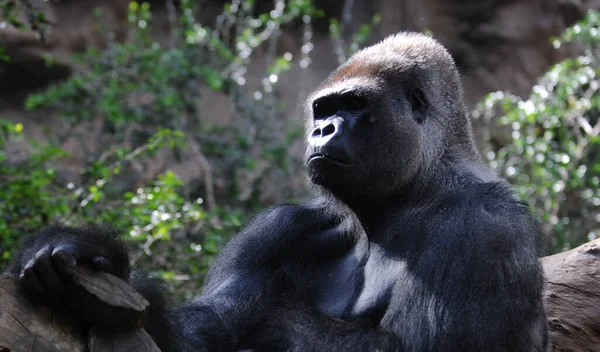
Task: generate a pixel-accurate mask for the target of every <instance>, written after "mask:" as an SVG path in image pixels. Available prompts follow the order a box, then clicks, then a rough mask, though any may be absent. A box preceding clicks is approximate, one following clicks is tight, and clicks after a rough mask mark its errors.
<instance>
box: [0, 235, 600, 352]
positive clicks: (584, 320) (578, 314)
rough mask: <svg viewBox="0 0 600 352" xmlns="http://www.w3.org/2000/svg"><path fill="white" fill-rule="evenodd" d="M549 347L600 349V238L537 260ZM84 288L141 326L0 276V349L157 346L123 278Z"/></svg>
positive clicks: (94, 275) (97, 278) (96, 278)
mask: <svg viewBox="0 0 600 352" xmlns="http://www.w3.org/2000/svg"><path fill="white" fill-rule="evenodd" d="M541 262H542V266H543V268H544V276H545V277H546V291H545V293H544V299H545V305H546V311H547V313H548V325H549V329H550V339H551V342H552V351H554V352H584V351H585V352H588V351H589V352H598V351H600V239H597V240H594V241H592V242H589V243H586V244H584V245H582V246H580V247H577V248H575V249H572V250H570V251H567V252H563V253H559V254H555V255H552V256H548V257H544V258H542V259H541ZM78 278H79V282H80V284H81V286H82V287H83V289H84V290H85V291H86V292H87V293H89V294H90V295H92V296H94V299H98V300H99V301H101V302H103V303H104V304H105V306H104V307H103V309H106V311H110V312H111V314H112V315H113V316H114V317H115V320H118V321H120V322H124V321H126V322H128V324H133V325H135V326H137V327H139V328H138V329H137V330H134V331H131V332H128V333H122V334H114V333H109V332H106V330H104V329H102V328H101V327H94V328H92V329H91V330H90V331H83V329H82V324H80V323H79V322H78V321H77V320H75V319H73V318H72V317H70V316H69V314H68V312H66V311H65V312H57V313H56V314H53V313H51V312H50V310H48V309H47V308H45V307H44V306H41V305H35V304H32V303H31V302H30V301H29V300H28V299H27V298H25V296H24V295H23V293H22V292H20V290H19V288H18V286H17V282H16V279H15V278H14V277H11V276H8V275H4V274H3V275H0V352H8V351H11V352H32V351H43V352H55V351H68V352H80V351H81V352H83V351H91V352H98V351H112V352H125V351H135V352H142V351H151V352H159V351H160V350H159V349H158V347H157V346H156V344H155V343H154V341H153V340H152V339H151V337H150V336H149V335H148V334H147V333H146V332H145V331H144V330H143V329H142V328H141V326H142V324H143V322H144V319H145V317H146V314H147V309H148V301H146V300H145V299H144V298H143V297H142V296H141V295H139V293H137V292H136V291H135V289H133V288H132V287H131V286H129V285H128V284H127V283H125V282H124V281H122V280H120V279H118V278H116V277H114V276H112V275H110V274H105V273H98V272H92V271H89V270H85V269H82V270H81V271H80V272H79V273H78Z"/></svg>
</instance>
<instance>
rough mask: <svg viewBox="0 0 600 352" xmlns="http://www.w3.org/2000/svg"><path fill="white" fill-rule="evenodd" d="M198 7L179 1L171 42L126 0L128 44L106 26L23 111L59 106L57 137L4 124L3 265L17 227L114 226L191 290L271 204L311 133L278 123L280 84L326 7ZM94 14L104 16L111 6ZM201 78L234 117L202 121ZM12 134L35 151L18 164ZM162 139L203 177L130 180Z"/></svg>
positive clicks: (157, 269) (161, 271) (141, 6)
mask: <svg viewBox="0 0 600 352" xmlns="http://www.w3.org/2000/svg"><path fill="white" fill-rule="evenodd" d="M0 1H2V0H0ZM196 6H197V2H195V1H189V0H182V1H180V2H178V8H177V10H176V13H175V14H174V15H175V16H174V21H173V19H170V22H171V37H170V39H169V45H161V44H159V43H158V42H156V41H155V40H154V39H153V38H152V36H151V30H150V29H151V26H152V13H151V9H150V5H148V4H147V3H139V2H131V3H130V4H129V8H128V15H127V19H128V21H129V23H130V32H129V39H128V40H125V41H123V42H117V41H115V40H114V39H113V38H114V36H113V35H112V34H111V33H107V32H106V30H105V29H104V27H103V26H102V25H101V26H100V33H101V34H102V35H103V36H104V37H105V39H106V43H107V45H106V47H105V48H103V49H101V50H99V49H92V50H88V51H87V52H85V53H82V54H80V55H76V56H75V57H73V61H74V63H76V64H77V65H79V66H80V67H85V70H81V71H78V73H76V74H73V75H72V76H71V77H70V78H68V79H67V80H65V81H63V82H60V83H57V84H55V85H53V86H50V87H48V88H47V89H46V90H44V91H40V92H39V93H37V94H34V95H31V96H29V97H28V98H27V100H26V102H25V107H26V108H27V109H28V110H30V111H33V112H37V111H50V112H53V113H54V115H55V116H56V120H57V121H59V123H60V128H54V129H51V131H52V132H53V134H52V135H50V136H48V137H49V143H47V144H39V145H36V144H34V143H33V142H32V141H30V140H27V139H26V138H24V137H23V133H22V130H23V125H22V124H12V123H9V122H2V125H1V126H2V133H3V134H2V140H1V141H2V144H0V153H2V154H0V214H2V217H1V218H0V250H1V251H2V259H0V266H2V265H4V264H6V260H7V258H8V257H9V256H10V254H11V253H12V252H13V250H14V248H15V246H16V245H17V242H18V239H19V238H20V237H22V236H23V235H25V234H28V233H34V232H36V231H37V230H39V229H40V228H41V227H43V226H46V225H47V224H49V223H53V222H61V223H66V224H73V225H77V224H82V223H88V222H105V223H111V224H113V225H115V226H117V227H118V228H119V229H121V230H122V232H123V234H124V237H125V238H128V239H131V240H133V241H131V242H132V243H133V245H134V246H137V248H138V249H139V251H138V252H137V253H139V254H138V255H137V256H136V260H137V261H139V262H144V266H146V267H148V268H150V269H151V270H152V271H153V272H154V273H156V274H157V275H160V276H162V277H163V278H166V279H170V280H173V281H174V283H175V286H176V288H177V292H178V297H180V298H189V297H190V295H193V294H194V292H195V289H197V287H199V285H200V284H201V282H202V280H203V278H204V275H205V271H206V268H207V267H208V264H209V263H210V261H211V260H212V259H213V257H214V255H215V254H216V253H217V252H218V250H219V249H220V248H221V247H222V245H223V244H224V243H225V242H226V241H227V239H228V238H229V237H230V236H231V235H232V234H233V233H235V232H237V231H238V230H239V229H240V227H241V226H242V224H243V223H244V222H245V220H246V217H247V216H248V214H251V213H253V212H254V211H255V210H256V209H257V208H259V207H261V206H263V205H264V204H263V203H261V198H260V190H261V189H262V188H261V187H264V185H265V184H266V185H274V184H277V183H278V181H279V180H284V179H286V178H287V177H289V175H290V174H292V173H295V172H297V170H298V168H299V167H298V164H299V161H298V160H295V159H293V158H291V157H290V155H289V152H288V149H289V148H288V147H289V145H290V144H291V143H293V142H294V141H295V140H296V139H298V138H299V137H300V136H301V135H302V129H301V128H300V126H295V125H291V126H288V125H287V124H284V123H283V121H284V119H282V117H281V116H280V115H279V111H280V108H281V102H279V101H278V100H277V97H276V95H275V90H276V86H277V82H278V79H279V76H280V75H281V74H284V73H285V72H286V71H288V70H290V69H291V68H292V67H294V65H296V64H299V65H300V67H301V68H306V67H307V66H308V65H309V64H310V57H309V53H310V49H311V48H312V44H311V43H310V39H311V37H312V35H311V33H310V31H311V25H310V24H311V19H312V18H313V17H316V16H322V12H321V11H319V10H317V9H316V8H315V7H314V6H313V5H312V2H311V1H310V0H289V1H276V2H275V4H274V6H273V8H272V9H271V10H270V11H267V12H265V13H258V11H257V10H256V7H255V2H254V1H251V0H243V1H242V0H234V1H232V2H231V3H228V4H226V5H225V6H224V9H223V13H222V14H221V15H219V16H218V18H217V21H216V25H215V26H214V27H212V28H209V27H205V26H202V25H200V24H199V23H198V21H197V20H196V19H195V16H194V14H195V13H196V10H197V9H196ZM90 11H92V10H90ZM93 12H94V14H95V15H96V16H97V17H98V19H99V21H98V22H99V23H100V24H102V23H103V21H104V20H103V14H102V12H101V11H100V10H98V9H96V10H93ZM298 23H301V25H302V26H303V31H304V35H303V40H304V46H303V50H302V54H301V55H300V57H299V58H297V59H295V58H294V57H293V55H292V54H291V53H289V52H283V53H279V52H278V50H277V45H278V43H279V34H280V33H281V30H282V27H283V26H286V25H290V26H295V25H296V24H298ZM307 33H308V34H307ZM259 47H262V48H266V50H267V51H268V54H267V56H266V64H265V65H264V79H262V80H261V82H260V86H259V88H257V89H256V90H253V91H252V92H251V93H250V96H247V94H248V93H246V92H245V90H243V89H242V86H244V85H245V84H246V79H245V75H246V72H247V66H248V64H249V63H250V62H251V61H252V60H253V58H254V56H255V52H256V51H257V50H258V49H259ZM261 50H262V49H261ZM1 58H2V54H1V53H0V59H1ZM48 64H52V61H51V60H50V59H49V60H48ZM203 87H208V88H210V89H212V90H214V91H217V92H220V93H221V94H224V95H225V96H227V97H228V98H229V99H230V101H231V103H232V104H231V105H232V106H233V107H235V108H236V110H237V113H238V116H237V117H236V118H237V120H236V122H235V123H233V124H231V125H229V126H226V127H216V126H211V125H210V124H208V123H206V122H205V120H206V116H205V113H204V112H203V110H204V107H203V104H202V100H201V98H202V96H201V89H202V88H203ZM92 123H93V126H95V127H94V128H97V129H98V131H97V133H96V135H97V136H99V137H97V138H98V140H95V141H90V142H93V143H86V142H87V141H83V143H82V144H89V145H95V144H98V145H99V147H98V148H97V149H96V150H91V151H86V153H88V154H89V155H88V160H87V161H86V162H85V165H79V166H78V167H79V170H77V172H76V173H77V176H78V177H71V176H69V174H68V173H64V172H62V171H61V170H63V169H64V168H63V166H62V165H63V164H62V162H63V159H66V158H69V157H70V156H69V155H67V154H66V153H65V152H64V151H62V150H61V149H59V148H57V147H56V146H55V145H60V143H62V142H64V141H65V140H70V139H76V140H79V139H81V138H82V137H81V136H79V135H78V134H77V133H78V132H76V131H78V130H81V129H82V126H91V125H92ZM84 128H89V127H84ZM92 135H93V134H91V133H86V134H84V136H85V137H84V138H91V136H92ZM17 142H18V143H22V145H23V146H26V147H27V148H28V150H29V152H28V153H25V155H23V156H22V157H21V158H20V159H19V160H18V162H15V161H13V159H14V156H13V155H12V154H13V152H12V151H11V147H10V146H11V145H12V144H14V143H17ZM167 147H168V148H169V149H170V150H172V158H173V159H176V160H193V161H197V163H198V164H201V165H203V171H202V175H201V176H200V177H199V178H200V180H193V181H192V182H194V183H200V186H195V188H194V187H192V186H193V185H191V184H190V183H189V181H188V183H187V184H183V183H182V182H181V181H180V180H179V179H178V178H177V176H176V175H175V174H174V173H173V172H171V171H168V170H164V173H162V174H161V175H160V176H159V177H158V178H157V179H155V180H151V179H150V180H147V179H143V180H142V181H143V182H142V183H136V184H135V186H131V185H129V186H123V184H126V183H125V182H124V181H123V180H127V179H128V177H132V175H131V174H132V171H131V165H132V164H136V163H138V164H139V163H143V162H150V161H151V160H152V159H153V158H154V157H155V155H157V154H158V153H161V152H162V153H163V155H164V152H165V149H166V148H167ZM27 148H26V149H27ZM90 148H93V147H90ZM206 165H208V167H206ZM293 165H295V166H296V167H294V166H293ZM63 171H64V170H63ZM216 178H219V180H221V186H220V187H221V189H219V190H215V186H214V180H215V179H216ZM131 187H134V188H133V189H131ZM281 192H282V193H283V192H284V191H283V190H282V191H281ZM183 273H185V274H183Z"/></svg>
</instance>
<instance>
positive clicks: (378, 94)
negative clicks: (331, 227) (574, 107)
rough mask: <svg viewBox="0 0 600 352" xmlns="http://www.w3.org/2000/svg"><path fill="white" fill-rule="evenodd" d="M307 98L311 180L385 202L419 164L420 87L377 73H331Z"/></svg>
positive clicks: (346, 197)
mask: <svg viewBox="0 0 600 352" xmlns="http://www.w3.org/2000/svg"><path fill="white" fill-rule="evenodd" d="M323 86H324V87H325V88H322V89H320V90H318V91H317V92H316V93H314V94H313V95H312V96H311V98H310V99H309V103H310V107H309V109H308V110H309V111H310V112H311V114H310V115H311V116H309V119H308V123H307V151H306V165H307V170H308V175H309V178H310V180H311V182H312V183H314V184H316V185H318V186H320V187H324V188H325V189H327V190H328V191H330V192H331V193H333V195H335V196H336V197H337V198H339V199H341V200H342V201H344V202H346V203H347V204H349V205H351V203H353V202H363V203H370V202H372V201H384V200H385V199H386V198H388V197H389V196H391V195H392V194H393V193H394V192H395V191H397V190H399V189H400V188H401V187H403V186H406V185H407V184H409V183H410V182H411V180H412V178H413V177H414V175H415V174H416V173H417V171H418V169H419V164H420V159H421V155H422V153H421V140H422V133H423V130H422V126H421V125H422V124H423V123H425V113H426V106H427V103H426V100H425V97H424V94H423V92H422V90H421V89H420V88H419V87H416V86H415V85H413V84H407V83H406V82H394V81H393V80H390V79H386V80H383V79H382V78H381V76H379V77H378V76H376V75H372V76H369V75H367V76H365V75H361V76H358V77H352V76H348V75H347V74H345V75H344V76H343V77H336V76H335V75H334V76H332V77H331V78H330V79H329V80H328V81H326V82H325V83H324V85H323Z"/></svg>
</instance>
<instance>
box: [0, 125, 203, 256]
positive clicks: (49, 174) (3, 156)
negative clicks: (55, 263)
mask: <svg viewBox="0 0 600 352" xmlns="http://www.w3.org/2000/svg"><path fill="white" fill-rule="evenodd" d="M22 132H23V125H22V124H20V123H17V124H13V123H10V122H8V121H5V120H0V194H1V195H2V196H1V197H0V214H2V216H1V217H0V238H1V239H2V241H1V242H0V250H1V252H2V258H1V259H0V264H5V263H6V261H7V260H8V259H9V258H10V255H11V254H12V251H13V249H14V248H15V247H16V246H17V245H18V243H19V238H20V237H22V236H24V235H26V234H32V233H35V232H36V231H38V230H39V229H40V228H42V227H44V226H48V225H49V224H51V223H54V222H60V223H65V224H72V225H80V224H84V223H110V224H113V225H114V226H117V227H118V228H120V229H123V230H126V231H129V236H131V237H134V238H136V240H139V241H141V242H143V243H142V244H141V246H142V248H144V249H145V250H147V248H149V246H150V245H151V244H152V243H153V242H154V241H156V240H157V239H162V238H168V234H169V233H170V232H172V231H175V230H178V229H181V228H182V227H184V226H187V225H188V224H190V222H193V221H197V220H198V219H199V218H200V217H201V215H202V213H201V208H200V206H199V204H197V203H192V202H188V201H185V200H184V199H183V198H182V197H181V195H180V192H179V188H180V187H181V182H180V181H179V180H178V179H177V178H176V177H175V175H174V174H173V173H171V172H166V173H165V174H163V175H162V176H160V177H159V178H158V180H157V181H155V182H154V183H153V184H151V185H148V187H145V188H140V189H138V191H137V194H133V193H130V192H127V193H125V194H124V195H121V194H119V195H116V196H110V195H107V194H106V193H105V192H104V187H105V186H106V185H107V184H110V183H109V181H110V180H111V178H112V177H113V176H114V175H116V174H118V170H119V168H120V165H122V163H123V162H126V161H132V160H134V159H135V158H139V157H140V156H142V155H144V153H150V152H152V151H154V150H156V149H158V148H161V147H162V146H163V145H169V144H171V145H173V143H174V140H175V139H176V138H177V137H178V136H179V134H178V133H175V132H172V131H166V130H161V131H159V132H158V133H157V134H156V135H154V136H152V138H150V139H149V142H148V143H147V144H145V145H143V146H140V147H139V148H137V149H136V150H133V151H131V152H129V153H128V152H127V151H125V150H117V151H115V152H114V155H112V158H111V157H109V156H107V157H105V158H104V160H103V161H95V162H93V163H92V164H91V165H90V166H89V168H87V169H86V170H82V174H85V175H87V178H88V179H90V180H94V181H93V182H90V183H89V184H85V185H80V186H78V187H76V186H75V185H74V184H73V183H67V184H66V185H65V184H61V182H59V181H58V180H57V171H56V165H53V164H55V163H57V162H58V161H60V158H61V157H65V156H66V153H65V152H64V151H62V150H61V149H59V148H57V147H55V146H52V145H48V144H36V143H32V142H28V141H27V140H26V139H25V138H24V137H23V133H22ZM24 146H28V147H29V149H30V150H28V151H27V152H24V151H23V150H22V149H20V148H23V147H24ZM111 159H114V160H111Z"/></svg>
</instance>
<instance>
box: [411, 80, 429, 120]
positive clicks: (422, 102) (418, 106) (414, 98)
mask: <svg viewBox="0 0 600 352" xmlns="http://www.w3.org/2000/svg"><path fill="white" fill-rule="evenodd" d="M408 102H409V104H410V107H411V108H412V111H413V112H414V114H415V119H416V120H417V122H419V123H420V122H423V120H425V110H426V109H427V99H425V94H423V91H422V90H420V89H419V88H414V89H412V90H411V91H410V94H409V95H408Z"/></svg>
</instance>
